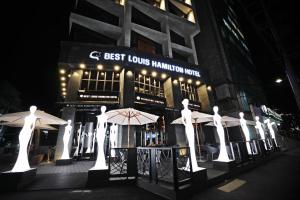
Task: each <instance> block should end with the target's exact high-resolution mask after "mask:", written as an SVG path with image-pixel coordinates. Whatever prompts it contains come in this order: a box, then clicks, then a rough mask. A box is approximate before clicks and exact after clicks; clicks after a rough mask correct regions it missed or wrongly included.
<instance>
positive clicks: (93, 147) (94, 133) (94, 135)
mask: <svg viewBox="0 0 300 200" xmlns="http://www.w3.org/2000/svg"><path fill="white" fill-rule="evenodd" d="M95 141H96V129H94V132H93V146H92V150H91V153H94V152H95Z"/></svg>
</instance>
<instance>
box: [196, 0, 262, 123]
mask: <svg viewBox="0 0 300 200" xmlns="http://www.w3.org/2000/svg"><path fill="white" fill-rule="evenodd" d="M195 3H196V6H197V13H198V20H199V26H200V33H199V34H198V35H197V37H196V39H195V41H196V48H197V52H198V64H199V65H200V66H202V67H203V68H204V69H206V70H207V71H208V73H209V78H210V82H211V85H212V91H213V95H214V103H213V104H214V105H218V106H219V107H220V111H221V112H222V113H224V114H228V115H233V116H238V112H241V111H243V112H245V113H246V117H247V116H248V118H250V117H251V114H252V113H254V112H253V110H252V108H251V107H252V105H253V106H257V107H259V106H260V105H263V104H266V100H265V96H264V93H263V90H262V87H261V82H260V80H259V79H258V78H257V75H256V73H257V72H256V66H255V64H254V63H253V60H252V57H251V51H250V50H249V48H248V45H247V38H246V36H245V35H244V33H243V30H242V29H241V26H240V23H241V22H240V17H239V15H238V14H237V12H236V10H237V9H238V5H237V4H236V1H234V0H202V1H195ZM238 10H241V9H238ZM251 110H252V112H251Z"/></svg>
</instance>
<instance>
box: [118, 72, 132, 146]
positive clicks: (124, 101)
mask: <svg viewBox="0 0 300 200" xmlns="http://www.w3.org/2000/svg"><path fill="white" fill-rule="evenodd" d="M134 77H135V75H134V71H132V70H128V69H123V70H122V72H121V73H120V107H121V108H130V107H131V108H133V107H134V100H135V91H134ZM127 127H128V126H126V125H124V126H119V129H120V133H121V135H122V137H121V144H120V145H121V147H127V146H128V142H127V136H128V128H127ZM129 141H130V143H129V145H130V147H134V145H135V127H134V126H130V132H129Z"/></svg>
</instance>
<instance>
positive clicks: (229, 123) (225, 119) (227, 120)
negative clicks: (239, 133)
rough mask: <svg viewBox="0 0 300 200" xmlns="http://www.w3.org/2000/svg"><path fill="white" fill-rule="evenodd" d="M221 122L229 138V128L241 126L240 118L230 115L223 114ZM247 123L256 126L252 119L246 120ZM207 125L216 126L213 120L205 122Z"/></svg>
mask: <svg viewBox="0 0 300 200" xmlns="http://www.w3.org/2000/svg"><path fill="white" fill-rule="evenodd" d="M221 122H222V124H223V126H224V127H225V128H226V132H227V139H228V141H230V140H229V134H228V129H227V128H230V127H235V126H240V125H241V124H240V119H238V118H235V117H229V116H226V115H225V116H222V119H221ZM246 124H247V125H251V126H255V122H254V121H250V120H246ZM205 126H214V123H213V122H209V123H207V124H205Z"/></svg>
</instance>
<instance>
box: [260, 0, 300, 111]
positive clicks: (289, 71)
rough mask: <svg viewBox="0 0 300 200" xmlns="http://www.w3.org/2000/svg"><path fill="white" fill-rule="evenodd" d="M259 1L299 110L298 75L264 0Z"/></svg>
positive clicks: (299, 91) (299, 88) (299, 89)
mask: <svg viewBox="0 0 300 200" xmlns="http://www.w3.org/2000/svg"><path fill="white" fill-rule="evenodd" d="M260 2H261V5H262V7H263V11H264V14H265V17H266V20H267V23H268V24H269V27H270V30H271V33H272V35H273V38H274V40H275V43H276V47H277V49H278V51H279V53H280V54H281V57H282V62H283V64H284V68H285V74H286V76H287V78H288V80H289V83H290V85H291V88H292V91H293V93H294V96H295V100H296V103H297V106H298V110H299V111H300V86H299V77H297V75H296V73H295V72H294V70H293V67H292V64H291V62H290V59H289V57H288V54H287V53H286V51H285V49H284V47H283V45H282V44H281V41H280V37H279V35H278V34H277V31H276V30H275V27H274V25H273V22H272V20H271V18H270V15H269V13H268V11H267V9H266V6H265V3H264V0H260Z"/></svg>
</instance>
